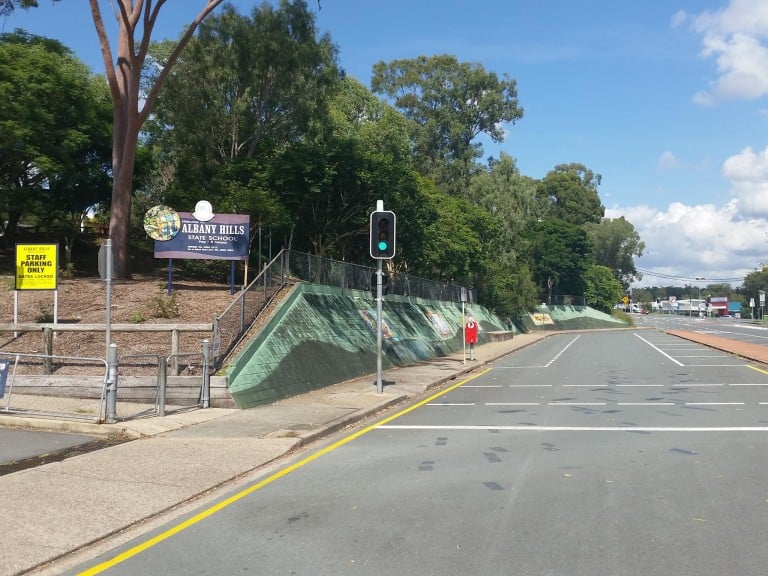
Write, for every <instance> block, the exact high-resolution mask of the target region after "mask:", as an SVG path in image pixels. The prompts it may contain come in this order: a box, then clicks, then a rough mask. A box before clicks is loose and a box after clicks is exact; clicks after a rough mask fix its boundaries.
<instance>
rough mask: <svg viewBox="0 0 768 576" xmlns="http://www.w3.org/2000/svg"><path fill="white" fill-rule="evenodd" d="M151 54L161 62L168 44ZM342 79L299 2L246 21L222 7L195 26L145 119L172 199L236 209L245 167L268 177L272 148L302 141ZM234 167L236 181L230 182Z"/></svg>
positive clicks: (264, 9) (331, 51)
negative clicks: (171, 175) (169, 171)
mask: <svg viewBox="0 0 768 576" xmlns="http://www.w3.org/2000/svg"><path fill="white" fill-rule="evenodd" d="M150 53H151V54H152V56H153V57H154V58H155V59H156V60H158V61H160V62H163V61H164V59H165V57H166V54H167V53H168V50H167V45H166V44H165V43H163V44H162V45H155V46H153V47H152V49H151V51H150ZM338 78H339V73H338V66H337V63H336V48H335V47H334V46H333V44H332V43H331V41H330V38H329V37H328V36H327V35H324V36H320V35H319V33H318V31H317V29H316V26H315V22H314V16H313V15H312V13H311V12H309V11H308V9H307V5H306V3H305V2H304V1H303V0H299V1H286V0H283V1H282V2H281V3H280V6H279V8H275V7H273V6H271V5H268V4H263V5H262V6H261V7H258V8H254V9H253V11H252V13H251V15H250V17H249V16H245V15H241V14H239V13H237V12H236V10H235V9H234V8H233V7H232V6H225V7H224V10H223V11H222V12H221V13H220V14H218V15H214V16H212V17H210V18H209V19H208V20H207V21H206V22H204V23H203V24H202V25H201V26H200V29H199V33H198V35H197V37H196V38H194V39H193V40H192V41H191V42H190V45H189V46H188V47H187V50H186V52H185V54H184V56H183V57H182V58H181V60H180V61H179V62H178V63H177V65H176V67H175V69H174V71H173V72H172V73H171V75H170V76H169V78H168V81H167V83H166V86H165V89H164V91H163V94H162V95H161V96H160V98H159V99H158V102H157V105H156V106H155V110H154V114H153V119H152V120H151V121H150V122H149V123H148V126H149V127H150V128H151V132H152V133H153V141H155V142H156V143H157V149H158V150H161V151H162V155H161V156H158V158H159V159H160V161H161V162H167V163H170V164H171V165H173V166H174V168H175V171H174V172H175V179H176V185H175V186H174V191H173V193H172V194H171V195H170V197H169V198H170V199H171V200H173V202H176V203H178V204H179V205H187V206H191V205H194V203H195V202H196V201H197V200H198V199H199V197H200V194H205V195H206V197H207V198H208V199H209V200H210V201H212V202H213V204H214V206H215V207H216V208H217V209H221V208H222V207H223V206H224V205H228V206H230V207H233V204H232V202H230V201H229V200H228V199H227V198H226V194H228V193H229V191H235V190H236V188H237V186H242V185H247V183H246V182H243V180H242V177H247V174H246V173H245V172H243V170H242V167H243V166H245V165H248V166H251V167H252V168H253V169H255V170H257V171H261V172H264V173H266V172H267V171H268V166H269V163H270V161H271V159H272V158H273V157H274V156H275V154H279V153H280V152H281V151H282V150H285V148H286V147H288V146H290V145H292V144H294V143H296V142H299V141H301V140H302V139H305V138H306V137H307V134H308V132H309V131H310V126H311V125H312V122H316V120H317V118H318V117H324V116H326V115H327V113H326V107H327V102H328V100H329V98H330V97H332V95H333V93H334V92H335V89H336V85H337V83H338ZM230 164H239V165H240V166H241V168H240V169H237V170H235V171H232V170H231V169H230V167H229V165H230ZM235 173H237V174H238V176H237V178H235V179H234V180H232V182H233V183H236V184H237V186H229V185H226V181H227V180H229V179H231V178H232V177H233V176H234V175H235ZM222 184H224V186H223V187H222ZM241 196H242V195H241ZM251 207H253V208H255V209H257V210H258V206H256V205H252V206H251ZM253 216H254V220H255V221H259V222H263V221H264V216H265V215H264V214H263V213H262V214H258V213H257V214H254V215H253Z"/></svg>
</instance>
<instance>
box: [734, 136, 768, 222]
mask: <svg viewBox="0 0 768 576" xmlns="http://www.w3.org/2000/svg"><path fill="white" fill-rule="evenodd" d="M723 176H724V177H725V178H726V179H728V180H730V181H731V183H732V191H731V193H732V195H733V196H734V198H735V201H736V202H737V209H738V211H739V212H740V213H741V215H742V216H745V217H757V218H762V219H766V218H768V147H766V148H765V150H763V151H762V152H757V153H756V152H754V151H753V150H752V148H750V147H749V146H747V147H746V148H744V149H743V150H742V151H741V152H740V153H739V154H736V155H735V156H731V157H730V158H728V159H727V160H726V161H725V163H724V164H723Z"/></svg>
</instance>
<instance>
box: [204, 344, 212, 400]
mask: <svg viewBox="0 0 768 576" xmlns="http://www.w3.org/2000/svg"><path fill="white" fill-rule="evenodd" d="M209 357H210V343H209V342H208V339H207V338H206V339H205V340H203V408H209V407H210V405H211V372H210V369H209V366H210V361H209Z"/></svg>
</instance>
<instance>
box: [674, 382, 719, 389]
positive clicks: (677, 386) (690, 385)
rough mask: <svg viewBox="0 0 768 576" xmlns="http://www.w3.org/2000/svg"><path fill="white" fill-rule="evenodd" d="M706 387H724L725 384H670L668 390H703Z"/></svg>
mask: <svg viewBox="0 0 768 576" xmlns="http://www.w3.org/2000/svg"><path fill="white" fill-rule="evenodd" d="M707 386H709V387H712V386H725V384H703V383H702V384H697V383H695V382H694V383H692V384H672V386H670V388H704V387H707Z"/></svg>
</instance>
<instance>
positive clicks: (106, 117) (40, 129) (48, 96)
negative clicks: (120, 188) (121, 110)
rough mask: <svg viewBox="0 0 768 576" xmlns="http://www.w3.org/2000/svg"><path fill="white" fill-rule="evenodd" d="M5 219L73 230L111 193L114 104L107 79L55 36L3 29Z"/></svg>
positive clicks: (1, 185) (1, 198) (0, 123)
mask: <svg viewBox="0 0 768 576" xmlns="http://www.w3.org/2000/svg"><path fill="white" fill-rule="evenodd" d="M0 101H2V102H3V106H1V107H0V134H2V137H0V221H1V220H8V226H7V230H6V234H5V237H4V240H5V241H6V242H7V243H9V245H10V244H13V242H14V234H15V231H16V226H17V224H18V223H19V222H20V221H21V220H22V219H26V220H28V221H29V220H34V221H35V222H36V223H37V224H38V226H39V227H40V228H41V229H43V230H45V231H47V232H48V233H50V234H52V235H56V236H59V237H60V236H70V237H73V236H74V235H75V234H76V232H77V230H78V228H79V223H80V221H81V218H82V217H83V215H84V214H85V211H86V210H87V208H88V207H89V206H90V205H92V204H96V203H98V202H100V201H104V200H106V199H107V198H109V194H110V179H109V166H110V158H111V130H110V122H111V112H110V108H109V93H108V91H107V89H106V86H105V85H104V82H103V79H98V78H97V77H95V76H92V75H91V74H90V72H89V70H88V68H87V67H86V66H85V65H84V64H83V63H82V62H80V61H79V60H77V59H76V58H74V57H73V56H72V53H71V51H70V50H69V49H68V48H66V47H64V46H63V45H62V44H60V43H59V42H57V41H55V40H51V39H48V38H42V37H39V36H33V35H30V34H27V33H25V32H23V31H16V32H15V33H13V34H3V35H0Z"/></svg>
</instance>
